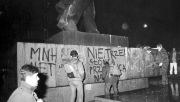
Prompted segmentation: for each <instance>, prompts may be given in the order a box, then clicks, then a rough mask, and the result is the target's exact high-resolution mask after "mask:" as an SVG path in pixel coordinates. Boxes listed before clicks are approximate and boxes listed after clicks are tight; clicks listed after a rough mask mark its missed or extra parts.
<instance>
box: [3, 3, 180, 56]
mask: <svg viewBox="0 0 180 102" xmlns="http://www.w3.org/2000/svg"><path fill="white" fill-rule="evenodd" d="M57 2H58V0H1V1H0V11H1V13H0V39H1V42H0V47H1V58H6V56H7V55H9V54H7V53H12V52H13V50H12V49H14V48H15V47H14V45H16V42H17V41H26V42H44V41H45V40H46V39H48V38H49V37H51V36H53V35H54V34H56V33H58V32H60V31H61V30H60V29H58V28H57V26H56V24H57V20H56V17H57V14H58V13H57V12H56V10H55V4H56V3H57ZM94 2H95V9H96V19H95V20H96V23H97V26H98V29H99V31H100V32H101V33H102V34H112V35H118V36H127V37H128V38H129V44H130V47H135V46H137V45H138V44H141V45H149V46H151V47H155V46H156V44H157V43H162V44H163V46H164V47H165V48H166V49H167V50H168V51H170V50H171V49H172V47H176V48H177V49H180V46H179V42H180V39H179V36H180V35H179V32H180V30H179V28H180V16H179V14H180V11H179V10H180V3H179V0H94ZM124 23H126V24H127V25H128V27H127V29H123V28H122V25H123V24H124ZM143 24H147V25H148V27H147V28H144V27H143Z"/></svg>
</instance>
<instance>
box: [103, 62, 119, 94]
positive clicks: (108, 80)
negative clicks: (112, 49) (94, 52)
mask: <svg viewBox="0 0 180 102" xmlns="http://www.w3.org/2000/svg"><path fill="white" fill-rule="evenodd" d="M120 75H121V74H120V70H118V68H117V67H116V66H115V62H114V61H113V63H112V65H110V64H109V62H108V61H105V62H104V66H103V68H102V77H103V80H104V82H105V86H104V93H105V95H108V94H109V93H111V86H112V88H113V91H114V94H115V95H117V94H118V81H119V77H120Z"/></svg>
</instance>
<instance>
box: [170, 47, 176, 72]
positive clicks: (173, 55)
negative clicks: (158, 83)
mask: <svg viewBox="0 0 180 102" xmlns="http://www.w3.org/2000/svg"><path fill="white" fill-rule="evenodd" d="M176 56H177V54H176V49H175V48H173V50H172V53H171V57H170V58H171V59H170V75H172V74H173V70H174V74H175V75H177V57H176Z"/></svg>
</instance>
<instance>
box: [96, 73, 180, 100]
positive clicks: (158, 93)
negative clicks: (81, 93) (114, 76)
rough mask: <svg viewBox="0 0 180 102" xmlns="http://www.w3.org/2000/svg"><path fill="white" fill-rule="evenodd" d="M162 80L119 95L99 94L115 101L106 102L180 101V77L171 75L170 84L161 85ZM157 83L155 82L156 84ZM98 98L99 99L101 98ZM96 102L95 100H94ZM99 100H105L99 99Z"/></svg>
mask: <svg viewBox="0 0 180 102" xmlns="http://www.w3.org/2000/svg"><path fill="white" fill-rule="evenodd" d="M159 82H160V81H158V80H157V81H156V82H153V85H152V84H151V85H150V86H149V88H146V89H140V90H135V91H130V92H122V93H119V94H118V96H114V95H108V96H104V95H103V96H98V97H99V98H100V99H101V98H104V99H107V100H109V99H111V100H114V101H106V102H180V97H179V94H180V93H179V92H180V77H179V76H170V77H169V84H168V85H165V86H162V85H159V84H158V83H159ZM154 83H155V84H154ZM100 99H98V100H100ZM94 102H95V101H94ZM97 102H105V100H103V101H97Z"/></svg>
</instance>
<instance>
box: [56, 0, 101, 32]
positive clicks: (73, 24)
mask: <svg viewBox="0 0 180 102" xmlns="http://www.w3.org/2000/svg"><path fill="white" fill-rule="evenodd" d="M56 10H57V12H58V13H59V15H58V17H57V20H58V24H57V26H58V28H60V29H61V30H65V31H78V29H79V28H78V27H77V25H80V26H82V25H83V28H82V29H83V30H84V31H85V32H90V33H99V31H98V29H97V26H96V23H95V21H94V18H95V7H94V1H93V0H60V1H59V2H58V3H57V4H56Z"/></svg>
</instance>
